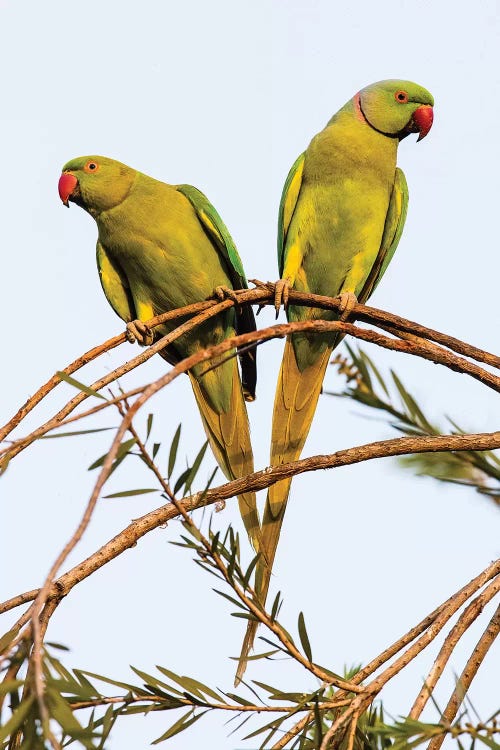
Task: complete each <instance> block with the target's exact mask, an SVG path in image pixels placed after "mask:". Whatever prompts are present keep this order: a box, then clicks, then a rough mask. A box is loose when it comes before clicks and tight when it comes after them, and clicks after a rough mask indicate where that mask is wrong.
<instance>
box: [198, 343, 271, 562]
mask: <svg viewBox="0 0 500 750" xmlns="http://www.w3.org/2000/svg"><path fill="white" fill-rule="evenodd" d="M224 368H230V369H231V370H232V375H230V377H229V378H224V374H223V372H221V371H223V370H224ZM189 377H190V380H191V385H192V387H193V391H194V395H195V398H196V403H197V404H198V409H199V410H200V414H201V418H202V421H203V426H204V428H205V432H206V435H207V438H208V441H209V443H210V446H211V448H212V451H213V452H214V455H215V458H216V460H217V463H218V464H219V466H220V467H221V469H222V471H223V472H224V474H225V476H226V477H227V479H239V478H240V477H244V476H246V475H247V474H251V473H252V472H253V470H254V466H253V453H252V444H251V442H250V426H249V424H248V416H247V410H246V406H245V400H244V398H243V392H242V388H241V381H240V376H239V371H238V364H237V360H236V358H233V359H231V360H229V361H227V362H225V363H224V364H222V365H221V366H220V367H218V368H217V369H216V370H212V371H211V372H208V373H206V375H204V376H202V377H201V379H200V380H197V379H196V378H195V376H194V375H192V374H191V373H189ZM217 380H218V381H219V382H218V383H217V382H216V381H217ZM221 380H224V382H225V383H227V386H228V387H230V389H231V391H230V394H229V395H228V397H226V399H225V401H226V406H225V408H224V409H222V408H215V407H214V405H213V403H210V402H211V401H212V402H213V401H214V400H215V399H210V401H209V398H208V396H207V394H208V393H210V388H211V387H212V389H214V390H218V389H219V388H220V382H221ZM217 386H219V388H217ZM238 503H239V508H240V513H241V517H242V519H243V523H244V524H245V529H246V531H247V534H248V536H249V538H250V541H251V543H252V545H253V547H254V548H255V550H256V551H259V549H260V538H261V532H260V519H259V514H258V511H257V500H256V498H255V492H247V493H245V494H244V495H240V496H239V497H238Z"/></svg>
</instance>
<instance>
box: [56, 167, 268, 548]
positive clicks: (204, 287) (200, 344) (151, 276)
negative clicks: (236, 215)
mask: <svg viewBox="0 0 500 750" xmlns="http://www.w3.org/2000/svg"><path fill="white" fill-rule="evenodd" d="M73 179H74V182H75V186H74V189H73V190H72V192H71V194H69V195H68V198H69V200H71V201H73V202H75V203H77V204H78V205H80V206H82V207H83V208H84V209H85V210H87V211H88V212H89V213H90V214H91V215H92V216H93V217H94V219H95V221H96V223H97V227H98V231H99V235H98V241H97V265H98V269H99V276H100V280H101V284H102V287H103V290H104V293H105V295H106V297H107V299H108V301H109V303H110V304H111V306H112V307H113V309H114V310H115V312H116V313H117V314H118V315H119V316H120V317H121V318H122V319H123V320H124V321H126V322H131V321H134V320H136V319H139V320H142V321H145V320H148V319H149V318H152V317H153V316H155V315H158V314H160V313H162V312H166V311H168V310H173V309H176V308H178V307H183V306H185V305H189V304H191V303H194V302H199V301H201V300H203V299H206V298H208V297H211V296H212V295H213V294H214V290H216V289H217V288H218V287H227V288H238V287H242V286H246V285H247V284H246V279H245V275H244V272H243V268H242V265H241V261H240V259H239V256H238V253H237V251H236V248H235V246H234V243H233V241H232V239H231V237H230V235H229V232H228V231H227V229H226V227H225V225H224V224H223V222H222V220H221V219H220V217H219V215H218V214H217V212H216V211H215V209H214V207H213V206H212V205H211V204H210V203H209V201H208V200H207V198H206V197H205V196H204V195H203V194H202V193H200V192H199V191H198V190H197V189H196V188H193V187H191V186H189V185H177V186H176V185H168V184H166V183H163V182H159V181H158V180H155V179H153V178H151V177H148V176H147V175H145V174H142V173H141V172H137V171H136V170H134V169H131V168H130V167H127V166H126V165H124V164H121V163H120V162H116V161H114V160H112V159H108V158H106V157H101V156H87V157H80V158H78V159H74V160H72V161H70V162H68V163H67V164H66V165H65V166H64V167H63V176H62V177H61V181H63V180H66V181H68V180H69V181H70V183H69V184H70V185H71V186H72V185H73ZM60 185H61V183H60ZM60 191H61V187H60ZM176 325H177V323H176V322H175V321H172V322H170V323H166V324H164V325H162V326H160V327H157V328H156V329H155V330H154V336H155V338H159V337H160V336H163V335H165V334H166V333H168V332H169V331H171V330H173V329H174V328H175V327H176ZM254 329H255V320H254V317H253V313H252V311H251V309H250V308H244V309H243V310H241V311H237V312H235V310H234V309H230V310H228V311H226V312H224V313H223V314H220V315H218V316H217V317H215V318H211V319H210V320H208V321H207V322H205V323H203V324H202V325H201V326H199V327H198V328H195V329H194V330H193V331H191V332H189V333H188V334H185V335H183V336H182V337H181V338H179V339H177V340H176V341H175V342H174V343H173V344H171V345H170V346H169V347H167V348H166V349H164V350H162V351H161V352H160V353H161V355H162V356H163V357H164V358H165V359H166V360H167V361H168V362H170V363H172V364H175V363H176V362H179V361H180V360H181V359H184V358H185V357H187V356H189V355H192V354H194V353H196V352H197V351H199V350H200V349H202V348H206V347H209V346H212V345H215V344H218V343H220V342H221V341H223V340H224V339H226V338H228V337H229V336H233V335H235V333H236V332H240V333H242V332H245V331H250V330H254ZM223 360H226V361H223ZM214 364H218V366H217V367H216V368H215V369H211V370H210V369H209V368H211V367H212V366H213V365H214ZM242 371H243V389H242V383H241V380H240V374H239V370H238V362H237V358H236V357H233V358H232V359H229V360H227V354H226V355H225V356H224V357H220V358H219V360H218V362H217V361H214V360H211V361H210V362H208V363H202V364H199V365H197V366H195V367H193V368H192V370H191V372H190V373H189V377H190V380H191V384H192V387H193V391H194V395H195V398H196V402H197V405H198V408H199V410H200V414H201V417H202V421H203V426H204V428H205V432H206V434H207V437H208V440H209V442H210V445H211V447H212V450H213V452H214V454H215V457H216V459H217V461H218V463H219V465H220V466H221V468H222V470H223V472H224V474H225V475H226V477H228V478H229V479H236V478H238V477H241V476H245V475H246V474H248V473H250V472H252V471H253V455H252V447H251V442H250V430H249V424H248V417H247V412H246V407H245V401H244V395H245V396H247V398H248V400H253V398H254V392H255V379H256V375H255V355H254V354H253V353H251V354H250V353H248V352H247V353H245V354H244V355H243V356H242ZM239 504H240V511H241V514H242V517H243V521H244V523H245V527H246V529H247V532H248V534H249V536H250V539H251V541H252V543H253V545H254V546H255V547H256V549H258V548H259V536H260V524H259V517H258V512H257V506H256V499H255V494H254V493H245V494H244V495H241V496H240V498H239Z"/></svg>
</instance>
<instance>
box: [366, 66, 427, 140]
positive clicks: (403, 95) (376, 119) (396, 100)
mask: <svg viewBox="0 0 500 750" xmlns="http://www.w3.org/2000/svg"><path fill="white" fill-rule="evenodd" d="M355 99H356V103H357V105H358V106H359V109H360V111H361V115H362V116H363V117H364V119H365V120H366V122H367V123H368V125H370V126H371V127H372V128H374V129H375V130H378V131H379V132H380V133H383V134H384V135H388V136H392V137H397V138H399V139H400V140H401V139H403V138H406V136H407V135H409V133H418V134H419V135H418V138H417V140H419V141H420V140H422V138H425V136H426V135H427V133H428V132H429V130H430V129H431V127H432V121H433V117H434V113H433V109H432V107H433V105H434V98H433V96H432V94H430V93H429V92H428V91H427V89H424V88H423V87H422V86H419V85H418V84H416V83H412V81H399V80H396V79H395V80H389V81H378V82H377V83H372V84H371V85H370V86H367V87H366V88H364V89H362V90H361V91H360V92H359V94H356V97H355Z"/></svg>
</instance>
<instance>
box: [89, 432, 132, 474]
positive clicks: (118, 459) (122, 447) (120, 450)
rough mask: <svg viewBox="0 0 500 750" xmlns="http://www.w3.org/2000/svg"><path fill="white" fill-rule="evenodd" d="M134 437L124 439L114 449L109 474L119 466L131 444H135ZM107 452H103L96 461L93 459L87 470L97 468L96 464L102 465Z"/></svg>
mask: <svg viewBox="0 0 500 750" xmlns="http://www.w3.org/2000/svg"><path fill="white" fill-rule="evenodd" d="M135 442H136V440H135V438H130V440H124V441H123V443H121V444H120V446H119V447H118V450H117V451H116V458H115V460H114V462H113V466H112V468H111V471H110V475H111V474H112V473H113V471H114V470H115V469H116V468H117V467H118V466H119V464H120V463H121V462H122V461H123V459H124V458H125V456H126V455H127V453H128V452H129V450H130V449H131V448H132V446H134V445H135ZM107 455H108V454H107V453H104V454H103V455H102V456H101V457H100V458H98V459H97V460H96V461H94V463H93V464H90V466H89V468H88V470H87V471H92V469H97V468H98V466H102V465H103V463H104V462H105V460H106V456H107Z"/></svg>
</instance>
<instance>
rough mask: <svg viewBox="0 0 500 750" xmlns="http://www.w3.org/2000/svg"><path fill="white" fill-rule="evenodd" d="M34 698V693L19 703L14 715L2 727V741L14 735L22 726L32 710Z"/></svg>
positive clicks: (0, 733) (0, 728)
mask: <svg viewBox="0 0 500 750" xmlns="http://www.w3.org/2000/svg"><path fill="white" fill-rule="evenodd" d="M34 700H35V696H34V695H31V696H30V697H29V698H26V699H25V700H23V701H22V702H21V703H20V704H19V707H18V708H17V709H16V710H15V711H14V712H13V713H12V716H11V717H10V718H9V720H8V721H7V722H6V723H5V724H4V725H3V726H1V727H0V742H3V741H4V740H5V739H7V738H8V737H10V736H11V735H13V734H14V732H15V731H16V730H17V729H19V727H20V726H21V724H23V722H24V720H25V719H26V717H27V716H28V714H29V712H30V711H31V708H32V706H33V703H34Z"/></svg>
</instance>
